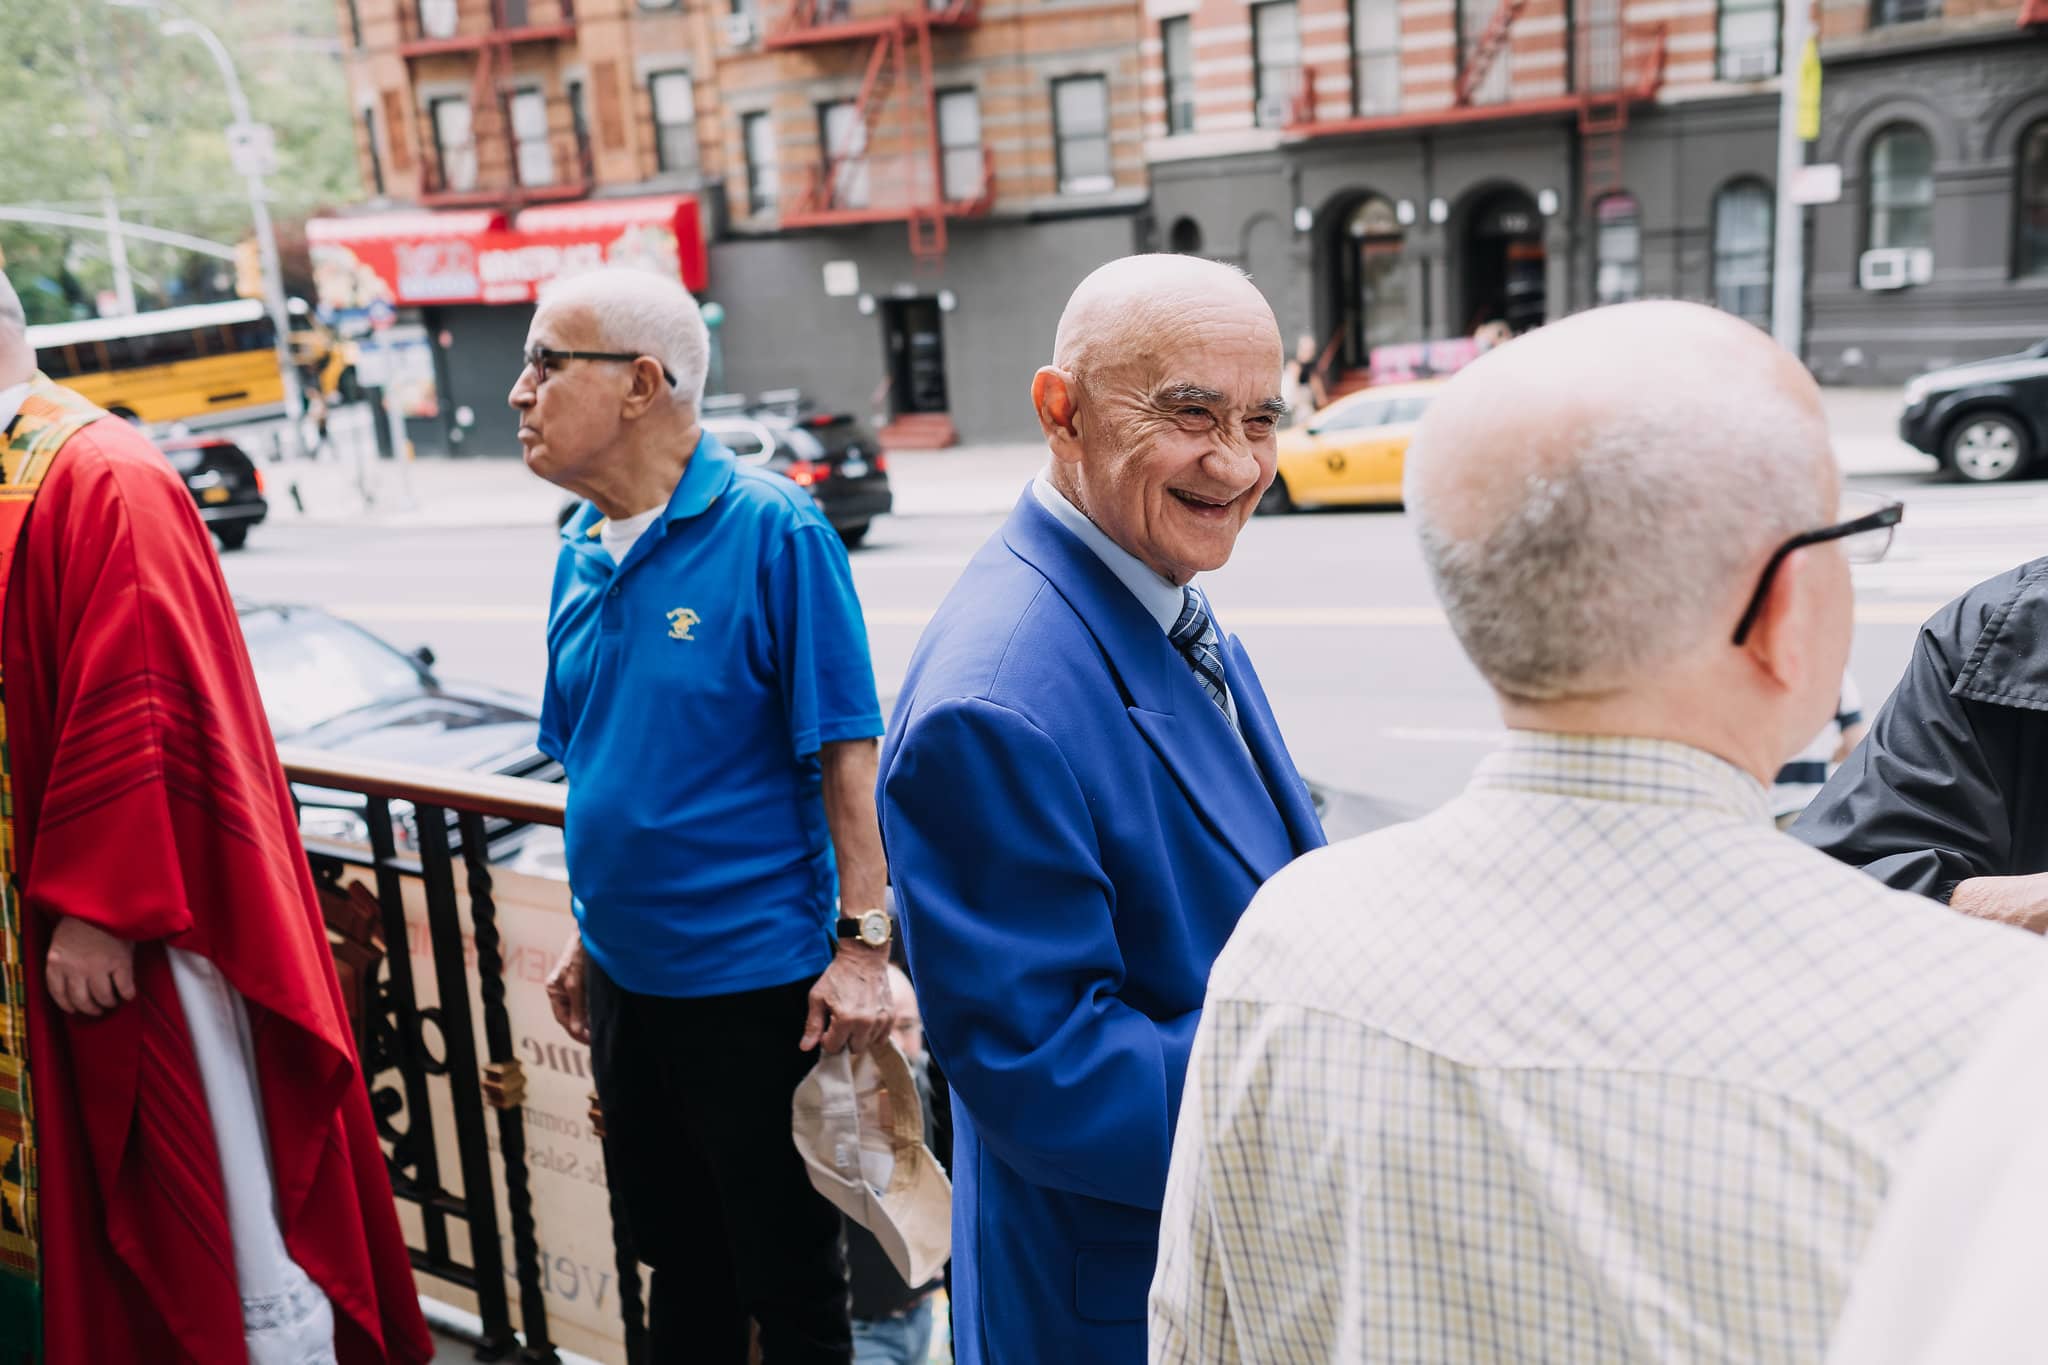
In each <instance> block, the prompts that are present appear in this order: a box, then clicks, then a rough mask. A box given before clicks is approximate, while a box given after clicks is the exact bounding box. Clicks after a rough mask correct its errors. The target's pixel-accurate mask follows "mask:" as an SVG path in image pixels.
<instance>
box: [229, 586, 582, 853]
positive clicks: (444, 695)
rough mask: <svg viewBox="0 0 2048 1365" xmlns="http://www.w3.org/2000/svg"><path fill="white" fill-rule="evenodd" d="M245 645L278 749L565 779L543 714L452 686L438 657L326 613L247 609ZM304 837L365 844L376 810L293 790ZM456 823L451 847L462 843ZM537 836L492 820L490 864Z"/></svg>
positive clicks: (405, 840)
mask: <svg viewBox="0 0 2048 1365" xmlns="http://www.w3.org/2000/svg"><path fill="white" fill-rule="evenodd" d="M237 611H238V612H239V613H240V615H241V621H242V638H243V639H244V640H246V641H247V642H248V646H249V661H250V663H251V664H253V665H254V666H255V670H256V686H257V689H258V690H259V691H260V692H261V693H262V694H263V708H264V711H265V712H266V713H267V715H268V717H269V720H270V732H271V734H272V735H273V736H274V737H275V738H276V739H277V741H278V742H279V743H283V744H296V745H300V746H303V747H306V748H312V749H324V750H327V751H330V752H332V753H337V754H346V755H349V756H351V757H358V758H371V759H395V760H402V761H404V762H407V763H422V764H427V765H429V766H432V767H439V768H456V769H461V770H464V771H468V772H473V773H485V774H497V775H500V776H504V777H524V778H531V779H533V780H535V781H540V782H560V781H563V780H564V775H563V772H562V766H561V765H560V764H559V763H557V762H555V761H554V760H553V759H551V758H549V757H548V756H547V755H545V754H543V753H542V752H541V751H540V748H539V746H538V740H539V736H540V717H539V710H538V707H537V706H536V704H535V703H534V702H533V701H531V700H530V699H528V698H526V697H521V696H518V695H516V694H513V693H509V692H500V691H497V690H495V689H490V688H484V687H473V686H458V685H452V684H448V683H444V682H442V681H441V679H440V678H439V677H438V676H437V675H436V674H435V672H434V653H433V651H432V650H430V649H427V648H425V647H421V648H419V649H417V650H414V651H413V652H412V653H410V654H408V653H405V652H404V651H402V650H400V649H398V648H396V647H395V646H393V645H391V644H388V643H386V642H385V641H383V640H381V639H379V638H377V637H376V636H375V635H372V634H371V633H370V632H369V631H367V630H364V629H363V628H362V627H360V626H357V625H353V624H351V623H349V622H347V621H343V620H341V619H340V618H339V617H336V616H331V615H329V614H328V613H326V612H324V611H321V610H320V609H318V608H317V607H293V606H255V605H250V604H248V603H238V604H237ZM293 795H294V796H295V797H296V798H297V799H298V802H299V830H300V833H302V834H303V835H305V836H306V837H307V838H309V839H322V840H328V841H331V842H335V843H345V844H357V845H363V846H367V845H368V844H369V841H370V826H369V822H368V819H367V807H366V803H365V802H364V800H363V798H362V797H361V796H360V795H358V794H357V793H355V792H346V791H332V790H328V789H325V788H315V787H305V786H295V787H294V788H293ZM391 816H392V823H393V833H394V836H395V838H396V841H397V845H398V847H399V848H400V849H401V850H408V849H410V848H412V847H413V846H414V843H415V841H416V833H417V832H416V827H415V825H414V823H413V815H412V810H411V808H410V807H409V806H406V805H405V804H404V803H402V802H394V803H393V804H392V811H391ZM452 823H453V822H452V821H451V842H452V843H459V839H456V838H455V837H454V831H453V829H452ZM534 832H535V831H533V830H532V827H530V826H527V825H524V824H520V823H517V822H514V821H510V820H499V819H486V820H485V821H484V838H485V840H486V842H487V843H488V845H489V849H490V856H491V860H492V861H493V862H502V861H506V860H508V859H510V858H512V857H514V856H516V855H517V853H518V852H519V850H520V848H521V846H522V845H523V844H524V842H525V840H526V838H527V836H528V835H529V834H531V833H534Z"/></svg>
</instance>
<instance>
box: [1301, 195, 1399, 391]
mask: <svg viewBox="0 0 2048 1365" xmlns="http://www.w3.org/2000/svg"><path fill="white" fill-rule="evenodd" d="M1330 248H1331V252H1332V256H1331V260H1330V276H1329V278H1330V281H1331V283H1332V285H1333V286H1334V287H1335V290H1336V292H1335V295H1334V296H1333V297H1332V299H1331V303H1332V305H1333V306H1334V308H1335V309H1336V317H1337V322H1338V324H1339V330H1340V333H1341V336H1342V338H1343V344H1342V345H1341V346H1340V347H1339V348H1338V351H1337V355H1336V359H1335V364H1334V366H1333V368H1336V369H1344V370H1351V369H1363V368H1365V366H1366V365H1368V364H1370V363H1371V360H1372V350H1373V348H1374V347H1375V346H1389V345H1398V344H1400V343H1401V342H1405V341H1420V340H1422V337H1421V336H1420V334H1419V332H1418V329H1417V326H1416V320H1415V319H1414V317H1413V316H1411V312H1410V308H1409V300H1408V271H1407V261H1406V257H1405V256H1404V255H1403V254H1402V231H1401V223H1400V220H1399V219H1398V218H1397V217H1396V216H1395V213H1394V205H1393V203H1392V202H1391V201H1390V200H1388V199H1386V198H1384V197H1382V196H1380V195H1377V194H1374V195H1368V196H1366V197H1365V198H1363V199H1361V200H1359V201H1358V202H1357V203H1356V204H1354V205H1353V206H1352V208H1351V210H1350V212H1348V213H1347V214H1346V215H1345V216H1344V218H1343V220H1342V221H1341V222H1340V223H1339V224H1338V225H1337V228H1336V231H1335V232H1334V233H1333V234H1332V235H1331V240H1330ZM1323 339H1324V338H1318V340H1323Z"/></svg>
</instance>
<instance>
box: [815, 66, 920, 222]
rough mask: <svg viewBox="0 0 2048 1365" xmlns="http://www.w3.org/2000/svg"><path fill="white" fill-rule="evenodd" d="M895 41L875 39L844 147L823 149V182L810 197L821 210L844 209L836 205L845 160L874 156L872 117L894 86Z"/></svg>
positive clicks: (873, 119)
mask: <svg viewBox="0 0 2048 1365" xmlns="http://www.w3.org/2000/svg"><path fill="white" fill-rule="evenodd" d="M899 38H900V35H899V34H898V33H897V32H896V31H895V30H893V29H892V30H890V31H889V32H887V33H884V34H882V35H881V36H880V37H878V38H876V39H875V46H874V50H873V51H872V52H870V53H869V54H868V67H867V71H866V73H865V74H864V75H863V76H862V77H861V82H860V93H859V94H858V95H856V96H855V97H854V101H853V118H852V119H851V120H850V121H849V122H848V124H847V131H846V145H844V146H840V147H830V146H828V147H827V148H826V149H825V166H824V180H823V183H822V184H820V185H819V186H818V188H817V190H816V191H815V193H814V194H813V196H812V197H813V200H814V202H815V203H816V205H817V207H819V208H821V209H833V208H842V207H846V206H845V205H842V204H841V203H840V202H839V190H840V184H839V182H840V179H841V176H840V172H841V171H842V170H844V169H845V166H846V163H847V162H848V161H849V160H859V161H862V162H869V158H870V157H872V156H873V154H874V131H875V122H876V115H877V114H878V113H880V112H881V110H882V109H883V108H884V107H886V105H887V104H888V100H889V87H890V86H891V85H892V84H893V83H894V80H895V76H896V72H895V67H896V65H897V62H896V61H895V60H892V59H896V58H898V57H899V55H900V54H899V53H898V47H899V41H898V40H899ZM869 164H872V163H871V162H869ZM856 207H857V206H856Z"/></svg>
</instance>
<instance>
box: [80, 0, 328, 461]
mask: <svg viewBox="0 0 2048 1365" xmlns="http://www.w3.org/2000/svg"><path fill="white" fill-rule="evenodd" d="M108 3H109V4H111V5H113V6H115V7H116V8H119V9H134V10H148V11H151V12H153V13H160V12H162V11H163V10H165V9H170V10H173V11H174V13H175V15H176V17H174V18H167V19H165V20H164V21H163V23H162V24H161V25H160V26H159V29H158V31H159V32H161V33H162V34H163V35H164V36H165V37H167V38H176V37H180V36H183V35H186V34H190V35H191V36H192V37H194V38H197V39H198V40H199V41H200V42H202V43H204V44H205V45H206V51H207V53H208V55H210V56H211V57H212V58H213V64H214V65H215V66H217V67H219V68H220V78H221V83H222V84H223V85H225V86H226V87H227V92H228V108H229V109H230V110H231V111H232V112H233V115H234V120H235V126H236V127H237V128H249V127H252V126H254V124H255V119H254V118H252V117H251V116H250V113H249V101H248V98H247V97H246V96H244V95H243V93H242V80H241V77H240V76H238V75H236V74H235V61H234V58H233V57H231V56H229V55H228V49H227V45H226V44H225V43H223V42H221V40H220V35H219V34H217V33H215V32H214V31H213V30H212V29H210V28H208V27H207V26H206V25H204V24H202V23H200V22H199V21H198V20H197V19H194V18H192V17H191V16H190V15H188V14H185V13H184V12H183V11H179V10H177V9H176V7H175V6H174V5H171V4H169V3H167V0H108ZM237 159H239V160H243V164H242V165H241V166H240V167H238V168H237V169H239V170H240V171H241V172H242V174H243V179H244V180H245V181H246V182H247V183H248V187H249V215H250V217H252V218H254V219H255V220H256V247H257V250H258V251H259V252H261V253H262V257H263V302H264V306H265V308H266V309H267V310H268V311H269V313H270V325H271V327H272V328H273V329H274V330H275V331H276V333H277V366H278V371H279V373H280V374H281V375H282V376H283V378H284V415H285V435H284V439H285V446H286V449H288V450H289V451H290V452H291V454H292V455H293V456H294V457H297V456H299V455H302V454H304V453H305V452H304V449H303V443H302V440H301V433H300V431H299V422H300V417H301V415H302V414H303V413H304V411H305V396H304V394H303V393H302V392H301V391H300V389H299V369H298V366H297V365H295V364H293V363H292V341H291V317H290V315H289V314H288V313H287V312H286V310H285V303H284V272H283V270H282V268H281V267H280V266H279V264H278V256H277V233H276V231H275V230H274V229H273V228H272V227H271V225H270V202H269V194H268V191H266V190H265V189H264V187H263V168H262V166H261V165H259V164H257V162H256V160H255V159H254V158H253V157H250V158H247V159H244V158H241V157H238V158H237Z"/></svg>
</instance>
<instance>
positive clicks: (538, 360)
mask: <svg viewBox="0 0 2048 1365" xmlns="http://www.w3.org/2000/svg"><path fill="white" fill-rule="evenodd" d="M643 357H644V358H646V359H649V360H652V359H653V357H652V356H645V354H644V353H642V354H638V355H636V354H633V353H631V352H628V351H556V350H551V349H549V348H548V347H546V346H529V347H527V348H526V350H525V351H524V352H522V353H521V356H520V358H521V359H522V360H524V361H525V362H526V368H527V369H529V370H532V371H533V377H534V380H535V382H539V381H541V380H544V379H546V378H547V377H548V371H549V370H551V369H558V368H560V366H561V364H562V362H563V361H565V360H617V361H621V362H623V363H625V364H628V365H630V364H632V363H633V362H634V361H636V360H640V359H642V358H643ZM657 363H658V362H657ZM661 377H662V378H663V379H666V380H667V381H668V386H669V387H670V388H674V387H675V386H676V377H675V376H674V375H672V374H670V373H669V372H668V366H666V365H663V366H662V367H661Z"/></svg>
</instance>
